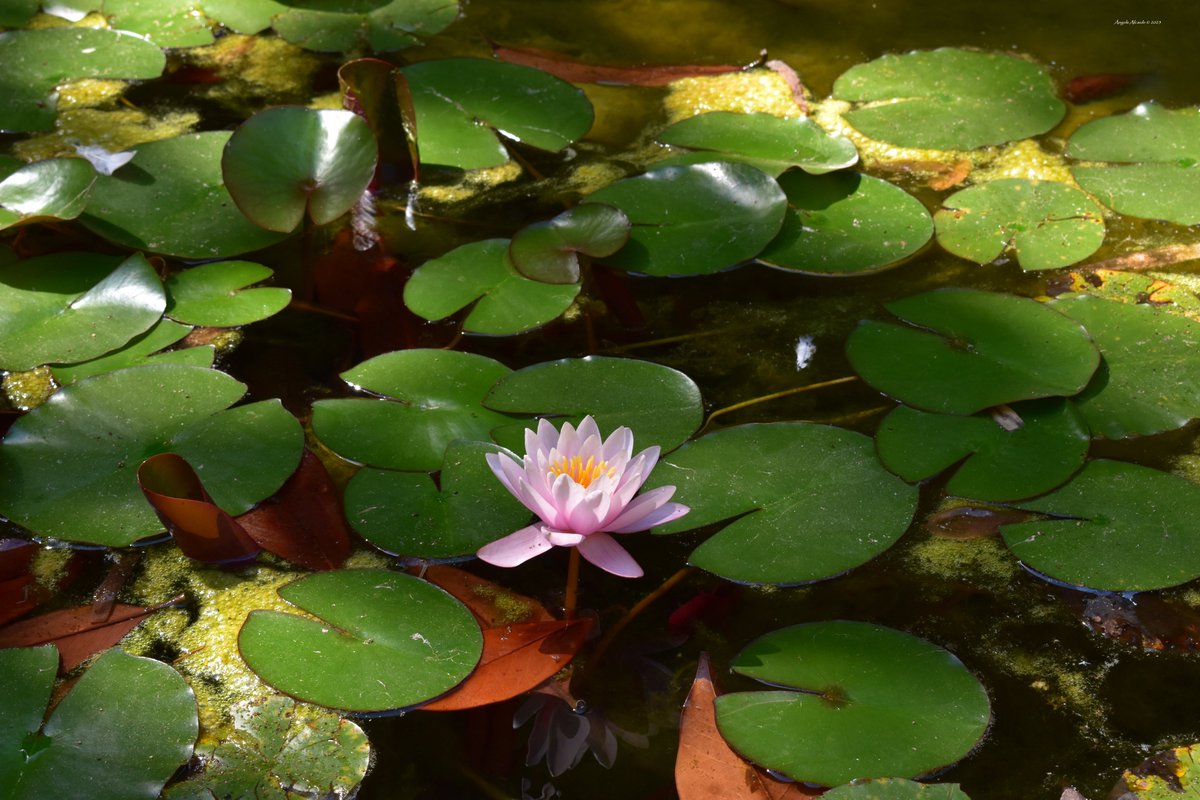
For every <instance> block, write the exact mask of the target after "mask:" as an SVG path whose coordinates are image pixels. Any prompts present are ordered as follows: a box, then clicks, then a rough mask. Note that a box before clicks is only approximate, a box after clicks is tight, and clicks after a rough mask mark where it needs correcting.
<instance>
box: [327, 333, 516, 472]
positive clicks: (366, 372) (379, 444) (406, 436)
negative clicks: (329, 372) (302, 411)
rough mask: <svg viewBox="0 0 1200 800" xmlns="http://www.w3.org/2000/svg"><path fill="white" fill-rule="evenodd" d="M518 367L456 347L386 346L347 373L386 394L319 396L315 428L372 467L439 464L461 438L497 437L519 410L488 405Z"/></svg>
mask: <svg viewBox="0 0 1200 800" xmlns="http://www.w3.org/2000/svg"><path fill="white" fill-rule="evenodd" d="M510 372H511V370H509V368H508V367H506V366H504V365H503V364H501V363H500V362H498V361H493V360H492V359H490V358H485V357H484V356H479V355H474V354H472V353H461V352H457V351H454V350H402V351H398V352H395V353H384V354H383V355H381V356H376V357H375V358H372V359H370V360H368V361H364V362H363V363H361V364H359V365H358V366H357V367H354V368H353V369H351V370H347V371H346V372H343V373H342V379H343V380H345V381H346V382H347V383H349V384H350V385H351V386H354V387H356V388H359V389H363V390H364V391H368V392H371V393H372V394H377V395H381V398H382V399H367V398H348V399H337V400H319V401H317V402H316V403H313V418H312V425H313V431H314V432H315V433H316V434H317V437H318V438H320V440H321V441H322V442H323V443H324V444H325V445H326V446H328V447H329V448H330V449H332V450H333V451H335V452H336V453H338V454H339V455H341V456H343V457H345V458H348V459H350V460H351V461H357V462H359V463H360V464H367V465H369V466H372V467H383V468H385V469H400V470H425V471H431V470H437V469H441V467H442V460H443V458H444V456H445V452H446V446H447V445H449V444H450V443H451V442H452V441H454V440H455V439H467V440H471V441H477V442H479V441H482V442H486V441H490V440H491V436H490V432H491V430H492V429H493V428H495V427H498V426H501V425H504V424H506V423H510V422H512V421H513V420H512V417H509V416H507V415H504V414H499V413H496V412H495V411H492V410H489V409H487V408H484V407H483V405H482V401H483V398H484V396H485V395H486V394H487V393H488V390H489V389H491V388H492V384H494V383H496V381H498V380H500V379H501V378H502V377H504V376H505V375H508V374H509V373H510Z"/></svg>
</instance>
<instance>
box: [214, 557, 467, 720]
mask: <svg viewBox="0 0 1200 800" xmlns="http://www.w3.org/2000/svg"><path fill="white" fill-rule="evenodd" d="M279 594H280V596H281V597H283V599H284V600H287V601H288V602H289V603H291V604H292V605H295V606H297V607H298V608H300V609H302V610H303V611H305V612H307V613H308V614H311V615H312V616H314V617H316V619H313V618H312V617H309V616H303V617H301V616H297V615H295V614H287V613H283V612H279V611H252V612H251V613H250V616H249V617H247V619H246V622H245V624H244V625H243V626H242V630H241V633H240V634H239V635H238V646H239V648H240V649H241V653H242V658H243V659H245V661H246V663H247V664H248V665H249V666H250V668H251V669H252V670H254V671H255V672H256V673H258V676H259V677H260V678H262V679H263V680H264V681H266V682H267V683H269V684H270V685H272V686H274V687H275V688H276V689H279V690H280V691H282V692H285V693H287V694H289V695H291V696H293V697H297V698H300V699H302V700H307V701H309V702H312V703H317V704H318V705H323V706H328V707H330V708H340V709H345V710H347V711H362V712H370V711H388V710H392V709H399V708H407V707H409V706H414V705H417V704H418V703H423V702H425V701H426V700H431V699H433V698H434V697H437V696H438V695H440V694H442V693H444V692H446V691H449V690H450V689H452V688H453V687H454V686H456V685H457V684H459V683H460V682H462V680H463V679H464V678H466V677H467V676H468V675H470V674H471V672H472V670H474V669H475V665H476V664H477V663H478V662H479V656H480V654H481V653H482V651H483V634H482V633H481V632H480V630H479V625H478V624H477V623H476V622H475V618H474V617H473V616H472V615H471V612H470V611H468V610H467V607H466V606H464V605H462V604H461V603H459V602H458V601H457V600H455V599H454V598H453V597H451V596H450V595H449V594H447V593H446V592H445V591H443V590H442V589H440V588H438V587H437V586H434V585H433V584H431V583H427V582H425V581H423V580H420V579H418V578H414V577H412V576H411V575H405V574H403V573H399V572H390V571H387V570H381V569H364V570H341V571H337V572H322V573H316V574H314V575H309V576H307V577H304V578H301V579H300V580H297V581H294V582H292V583H289V584H288V585H286V586H284V587H283V588H281V589H280V590H279Z"/></svg>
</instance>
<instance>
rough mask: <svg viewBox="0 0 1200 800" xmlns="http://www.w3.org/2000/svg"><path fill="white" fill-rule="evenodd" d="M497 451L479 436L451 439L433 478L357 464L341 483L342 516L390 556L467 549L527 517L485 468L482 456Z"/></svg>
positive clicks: (457, 553) (454, 553) (451, 554)
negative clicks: (346, 481)
mask: <svg viewBox="0 0 1200 800" xmlns="http://www.w3.org/2000/svg"><path fill="white" fill-rule="evenodd" d="M499 451H500V448H499V447H496V446H495V445H490V444H484V443H482V442H465V441H459V442H454V443H452V444H451V445H450V446H449V447H448V448H447V449H446V459H445V462H444V463H443V464H442V471H441V475H440V476H439V479H438V482H437V483H435V482H434V480H433V479H432V478H431V477H429V476H428V475H426V474H424V473H421V472H415V473H414V472H392V471H390V470H381V469H370V468H367V469H362V470H359V471H358V472H357V473H356V474H355V475H354V477H353V478H351V479H350V483H349V485H348V486H347V487H346V518H347V520H349V522H350V524H351V525H352V526H353V527H354V530H356V531H358V533H359V534H360V535H361V536H362V537H363V538H364V539H366V540H367V541H368V542H370V543H371V544H373V545H375V546H376V547H378V548H379V549H381V550H384V551H386V552H388V553H391V554H392V555H400V556H408V557H411V558H422V559H430V558H456V557H462V556H469V555H473V554H474V553H475V551H476V550H478V549H479V548H481V547H483V546H484V545H485V544H487V543H488V542H493V541H495V540H496V539H498V538H500V537H501V536H503V535H505V534H508V533H511V532H512V531H515V530H517V529H518V528H521V527H524V526H525V525H526V524H527V523H528V522H529V518H530V514H529V509H527V508H525V506H523V505H521V503H520V502H518V501H517V500H516V499H515V498H514V497H513V496H512V495H511V494H509V492H508V490H507V489H505V488H504V487H503V486H502V485H501V483H500V481H498V480H496V476H495V475H493V474H492V471H491V469H489V468H488V465H487V461H486V460H485V458H484V454H486V453H496V452H499ZM439 486H440V490H439Z"/></svg>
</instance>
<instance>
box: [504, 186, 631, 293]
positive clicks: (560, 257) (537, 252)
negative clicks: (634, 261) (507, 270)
mask: <svg viewBox="0 0 1200 800" xmlns="http://www.w3.org/2000/svg"><path fill="white" fill-rule="evenodd" d="M627 241H629V218H628V217H626V216H625V214H624V212H622V211H621V210H620V209H619V208H614V207H612V206H606V205H604V204H603V203H585V204H584V205H581V206H576V207H575V208H570V209H567V210H566V211H564V212H563V213H561V214H559V215H558V216H557V217H555V218H554V219H549V220H546V221H545V222H535V223H533V224H532V225H526V226H525V227H524V228H522V229H521V230H519V231H517V232H516V234H514V235H513V238H512V243H511V244H510V245H509V248H508V257H509V261H510V262H511V263H512V265H513V267H515V268H516V270H517V272H519V273H521V274H522V275H524V276H525V277H526V278H529V279H530V280H534V281H540V282H541V283H555V284H570V283H579V254H580V253H583V254H584V255H585V256H593V257H595V258H603V257H605V256H611V255H612V254H613V253H615V252H617V251H618V250H620V249H621V248H622V247H623V246H624V245H625V242H627Z"/></svg>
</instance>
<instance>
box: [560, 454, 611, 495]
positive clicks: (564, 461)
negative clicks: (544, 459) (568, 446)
mask: <svg viewBox="0 0 1200 800" xmlns="http://www.w3.org/2000/svg"><path fill="white" fill-rule="evenodd" d="M550 474H551V475H553V476H554V477H556V478H557V477H558V476H559V475H566V476H567V477H568V478H570V479H571V480H573V481H575V482H576V483H578V484H579V485H580V486H582V487H584V488H585V489H586V488H587V487H588V486H589V485H591V483H592V481H594V480H596V479H597V478H599V477H600V476H601V475H604V474H607V475H608V476H609V477H610V478H611V477H612V476H613V470H612V468H611V467H609V466H608V462H607V461H601V462H600V463H596V457H595V456H589V457H588V460H587V463H586V464H585V463H584V461H583V458H582V457H580V456H573V457H571V458H567V457H566V456H562V457H561V458H559V459H558V461H557V462H554V463H552V464H550Z"/></svg>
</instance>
